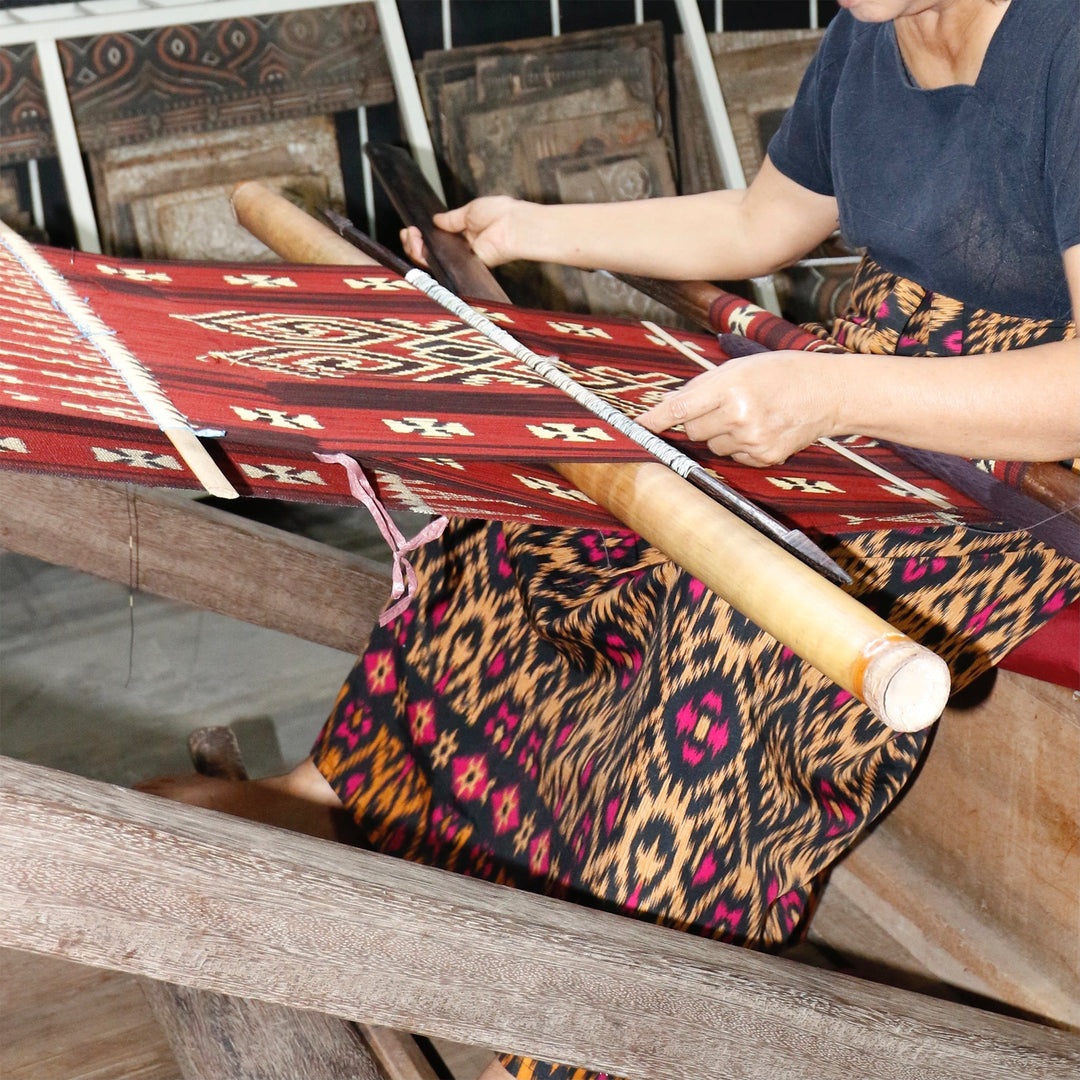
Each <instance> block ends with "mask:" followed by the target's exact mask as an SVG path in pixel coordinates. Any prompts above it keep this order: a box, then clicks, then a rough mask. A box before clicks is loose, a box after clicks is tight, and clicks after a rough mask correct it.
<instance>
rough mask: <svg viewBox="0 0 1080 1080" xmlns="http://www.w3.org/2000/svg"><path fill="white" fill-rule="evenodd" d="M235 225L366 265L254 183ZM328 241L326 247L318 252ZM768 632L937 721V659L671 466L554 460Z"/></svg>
mask: <svg viewBox="0 0 1080 1080" xmlns="http://www.w3.org/2000/svg"><path fill="white" fill-rule="evenodd" d="M233 206H234V208H235V210H236V214H237V218H238V220H239V221H240V223H241V224H242V225H244V227H245V228H247V229H249V230H250V231H251V232H252V233H253V234H254V235H255V236H257V237H258V238H259V239H260V240H262V242H263V243H264V244H266V245H267V246H268V247H269V248H270V249H271V250H274V251H278V252H279V253H280V254H282V255H283V256H285V257H287V258H292V257H293V255H292V254H291V253H293V252H298V251H303V252H305V253H306V254H305V261H308V262H318V263H323V264H341V265H360V264H368V265H370V263H371V261H372V260H371V259H370V258H369V257H368V256H366V255H363V254H362V253H361V252H359V251H357V250H356V249H355V248H353V247H352V246H351V245H346V247H347V249H348V250H347V251H346V250H343V249H342V247H341V243H342V241H341V238H340V237H338V236H337V235H336V234H335V233H333V232H332V231H331V230H330V229H329V228H327V227H326V226H324V225H322V224H321V223H320V222H318V221H316V220H315V219H314V218H311V217H310V216H308V215H307V214H305V213H304V212H303V211H300V210H298V209H297V208H296V207H294V206H293V205H292V204H291V203H289V202H288V201H287V200H284V199H282V198H281V197H280V196H277V195H274V194H273V193H271V192H269V191H267V190H266V189H265V188H263V187H262V186H261V185H259V184H256V183H253V182H252V183H246V184H242V185H240V186H239V187H237V189H236V190H235V191H234V193H233ZM323 238H325V239H326V240H327V243H326V244H325V245H324V244H323V243H322V240H323ZM549 464H551V467H552V468H554V469H555V470H556V471H557V472H558V473H560V474H561V475H562V476H564V477H566V478H567V479H568V480H570V482H571V483H573V484H574V485H575V486H576V487H578V488H579V489H580V490H581V491H582V492H584V493H585V494H586V495H587V496H588V497H589V498H590V499H592V500H593V501H594V502H596V503H598V504H599V505H601V506H603V507H605V508H606V509H608V510H609V511H611V513H612V514H614V515H615V516H616V517H617V518H618V519H619V520H620V521H622V522H624V523H625V524H626V525H627V526H629V527H630V528H631V529H633V530H634V531H635V532H638V533H640V534H641V535H642V536H644V537H645V539H647V540H648V541H649V542H650V543H651V544H653V545H654V546H656V547H657V548H659V549H660V550H661V551H663V552H664V554H666V555H668V556H669V557H670V558H671V559H673V560H674V561H675V562H676V563H678V564H679V565H680V566H682V567H683V568H684V569H686V570H687V571H689V572H690V573H691V574H693V575H694V576H695V577H697V578H698V579H699V580H701V581H702V582H703V583H704V584H705V585H707V586H708V587H709V588H710V589H712V590H713V592H715V593H716V594H717V595H718V596H720V597H722V598H723V599H724V600H726V601H727V602H728V603H729V604H731V605H732V607H734V608H736V609H737V610H738V611H740V612H741V613H742V614H743V615H745V616H746V617H747V618H749V619H751V620H752V621H753V622H755V623H756V624H757V625H758V626H760V627H761V628H762V629H763V630H765V631H767V632H768V633H770V634H772V636H773V637H775V638H776V639H777V640H778V641H780V642H782V643H783V644H784V645H787V646H788V648H790V649H791V650H792V651H793V652H795V653H796V654H797V655H798V656H800V657H802V658H803V659H804V660H806V661H807V663H809V664H811V665H813V666H814V667H815V668H817V669H818V670H819V671H821V672H822V673H823V674H824V675H826V676H828V677H829V678H830V679H832V680H833V681H834V682H835V683H837V684H838V685H839V686H841V687H842V688H843V689H845V690H847V691H849V692H850V693H852V694H854V695H855V696H856V697H858V698H859V699H860V700H861V701H864V702H865V703H866V704H867V705H868V706H869V707H870V709H871V710H873V712H874V714H875V715H876V716H877V717H878V718H879V719H881V720H882V722H883V723H885V724H887V725H888V726H889V727H892V728H894V729H895V730H897V731H917V730H919V729H921V728H924V727H927V726H928V725H930V724H932V723H933V722H934V721H935V720H936V719H937V718H938V716H940V715H941V711H942V709H943V708H944V707H945V703H946V701H947V699H948V696H949V689H950V678H949V671H948V667H947V666H946V665H945V663H944V661H943V660H941V659H940V658H939V657H937V656H935V655H934V654H933V653H932V652H930V651H929V650H928V649H925V648H924V647H923V646H921V645H919V644H918V643H917V642H915V641H913V640H912V639H910V638H908V637H906V636H905V635H903V634H901V633H900V632H899V631H897V630H895V629H894V628H893V627H891V626H890V625H889V624H888V623H887V622H885V621H884V620H883V619H881V618H879V617H878V616H877V615H875V614H873V612H871V611H869V610H868V609H867V608H865V607H864V606H863V605H862V604H860V603H859V602H858V600H856V599H855V598H854V597H852V596H849V595H848V594H847V593H845V592H844V591H843V590H841V589H839V588H837V587H836V586H835V585H832V584H830V583H829V582H828V581H826V580H825V579H824V578H823V577H821V576H820V575H819V574H817V573H816V572H814V571H813V570H811V569H809V568H808V567H806V566H805V565H803V564H802V563H801V562H799V560H798V559H796V558H794V557H793V556H791V555H789V554H788V553H787V552H785V551H783V550H782V549H780V548H779V547H777V546H776V545H775V544H773V543H772V542H771V541H769V540H767V539H766V538H765V537H763V536H761V535H760V534H759V533H758V532H757V531H756V530H755V529H753V528H752V527H750V526H749V525H746V524H745V523H744V522H742V521H741V520H740V519H739V518H737V517H736V516H735V515H734V514H732V513H730V512H729V511H727V510H725V509H724V508H723V507H722V506H720V505H718V504H717V503H715V502H713V501H712V500H711V499H710V498H708V496H706V495H703V494H702V493H701V492H699V491H698V490H697V489H696V488H694V487H693V486H692V485H691V484H689V483H688V482H687V481H685V480H683V479H682V478H681V477H679V476H677V475H675V474H674V473H673V472H671V470H670V469H667V468H665V467H664V466H662V465H658V464H655V463H652V462H645V463H596V464H593V463H591V462H589V463H585V462H573V463H567V462H558V463H549Z"/></svg>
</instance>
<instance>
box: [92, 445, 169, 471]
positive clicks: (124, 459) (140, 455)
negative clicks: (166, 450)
mask: <svg viewBox="0 0 1080 1080" xmlns="http://www.w3.org/2000/svg"><path fill="white" fill-rule="evenodd" d="M90 449H91V450H92V451H93V453H94V457H95V458H96V459H97V460H98V461H101V462H104V463H105V464H107V465H130V466H131V467H132V468H133V469H174V470H175V471H177V472H183V469H184V467H183V466H182V465H181V464H180V462H179V461H177V460H176V458H174V457H173V456H172V454H155V453H153V452H152V451H150V450H136V449H133V448H131V447H127V446H118V447H116V448H115V449H114V450H109V449H106V448H105V447H104V446H91V447H90Z"/></svg>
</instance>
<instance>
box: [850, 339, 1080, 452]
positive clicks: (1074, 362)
mask: <svg viewBox="0 0 1080 1080" xmlns="http://www.w3.org/2000/svg"><path fill="white" fill-rule="evenodd" d="M838 359H839V360H840V361H841V366H840V367H839V368H837V369H836V370H835V371H834V372H833V373H832V375H831V377H830V379H829V383H830V385H831V386H832V387H834V392H835V393H836V396H837V413H836V418H835V428H834V430H833V431H832V432H831V434H834V435H838V434H860V435H869V436H871V437H873V438H879V439H887V440H890V441H894V442H900V443H904V444H906V445H908V446H915V447H919V448H922V449H927V450H938V451H941V452H944V453H950V454H959V455H961V456H963V457H971V458H984V457H988V458H1000V459H1007V460H1016V461H1056V460H1063V459H1067V458H1074V457H1077V456H1078V455H1080V404H1078V403H1080V342H1077V341H1076V340H1072V341H1059V342H1054V343H1052V344H1048V345H1038V346H1035V347H1033V348H1030V349H1018V350H1015V351H1012V352H1004V353H993V354H987V355H976V356H959V357H954V358H950V359H941V358H926V359H923V358H916V357H905V356H874V357H866V356H849V357H839V358H838Z"/></svg>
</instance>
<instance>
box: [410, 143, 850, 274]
mask: <svg viewBox="0 0 1080 1080" xmlns="http://www.w3.org/2000/svg"><path fill="white" fill-rule="evenodd" d="M435 222H436V224H437V225H438V226H439V227H440V228H444V229H448V230H449V231H451V232H457V233H461V234H462V235H463V236H464V237H465V239H466V240H468V242H469V243H470V244H471V245H472V247H473V250H474V251H475V252H476V254H477V255H478V256H479V257H480V258H481V259H482V260H483V261H484V262H485V263H487V265H488V266H498V265H499V264H501V263H505V262H510V261H513V260H516V259H529V260H533V261H537V262H554V263H562V264H564V265H567V266H578V267H582V268H584V269H590V270H612V271H615V272H616V273H629V274H638V275H641V276H644V277H659V278H668V279H673V280H683V281H687V280H694V279H699V278H703V279H706V280H717V279H719V280H728V281H731V280H738V279H742V278H747V277H756V276H757V275H759V274H766V273H770V272H771V271H773V270H775V269H777V268H778V267H780V266H784V265H786V264H788V263H790V262H792V261H794V260H795V259H797V258H799V257H800V256H802V255H804V254H805V253H806V252H807V251H809V250H810V249H811V248H812V247H813V246H814V245H815V244H817V243H820V242H821V241H822V240H824V239H825V238H826V237H827V236H828V235H829V234H830V233H831V232H832V231H833V229H834V228H835V227H836V224H837V209H836V200H835V199H833V198H831V197H827V196H823V195H819V194H816V193H815V192H812V191H808V190H807V189H805V188H802V187H800V186H799V185H798V184H796V183H795V182H794V181H792V180H789V179H788V178H787V177H785V176H784V175H783V174H781V173H780V172H779V171H778V170H777V169H776V168H774V167H773V165H772V164H771V162H770V161H769V160H768V159H767V158H766V160H765V162H764V164H763V165H762V167H761V170H760V171H759V173H758V175H757V177H756V178H755V179H754V182H753V184H752V185H751V186H750V187H749V188H748V189H747V190H745V191H710V192H705V193H703V194H700V195H688V196H682V197H678V198H666V199H642V200H637V201H630V202H614V203H589V204H584V203H579V204H567V205H564V204H557V205H540V204H538V203H529V202H522V201H520V200H516V199H510V198H506V197H505V196H489V197H485V198H479V199H474V200H473V201H472V202H470V203H467V204H466V205H465V206H460V207H457V208H455V209H453V210H450V211H448V212H447V213H445V214H439V215H436V218H435ZM409 243H411V244H412V245H413V246H412V247H409V246H408V245H409ZM406 244H407V250H408V251H409V252H410V254H412V255H413V257H414V258H415V257H417V255H418V254H420V249H419V246H418V239H417V238H416V237H413V238H412V239H411V241H410V240H408V239H406Z"/></svg>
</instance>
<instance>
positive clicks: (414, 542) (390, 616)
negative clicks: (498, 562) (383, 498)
mask: <svg viewBox="0 0 1080 1080" xmlns="http://www.w3.org/2000/svg"><path fill="white" fill-rule="evenodd" d="M315 457H317V458H318V459H319V461H324V462H326V463H327V464H328V465H342V466H344V468H345V472H346V473H348V476H349V491H351V492H352V495H353V498H354V499H356V500H357V502H360V503H363V505H364V506H366V507H367V509H368V513H370V514H371V516H372V518H373V519H374V521H375V524H376V525H378V526H379V532H381V533H382V534H383V539H384V540H385V541H386V544H387V546H388V547H389V548H390V552H391V554H392V555H393V559H394V564H393V579H392V586H391V589H390V599H391V600H394V601H396V602H395V603H393V604H391V605H390V606H389V607H388V608H386V609H385V610H384V611H383V613H382V614H381V615H380V616H379V625H380V626H385V625H386V624H387V623H389V622H393V621H394V619H396V618H397V617H398V616H399V615H400V614H401V613H402V612H403V611H404V610H405V609H406V608H407V607H408V606H409V603H410V602H411V600H412V598H413V595H414V594H415V592H416V571H415V570H413V568H412V564H411V563H410V562H409V560H408V559H406V558H405V556H406V554H407V553H408V552H410V551H415V550H416V549H417V548H418V547H420V545H421V544H426V543H427V542H428V541H429V540H434V539H435V538H436V537H439V536H441V535H442V531H443V529H445V528H446V518H444V517H440V518H436V519H435V520H434V521H431V522H429V523H428V524H427V525H425V526H424V527H423V528H422V529H421V530H420V531H419V532H418V533H417V534H416V535H415V536H414V537H413V538H412V539H411V540H406V539H405V537H404V536H403V535H402V533H401V530H400V529H399V528H398V527H397V526H396V525H395V524H394V519H393V518H392V517H391V516H390V514H389V512H388V511H387V509H386V507H385V506H383V504H382V503H381V502H379V497H378V496H377V495H376V494H375V491H374V489H373V488H372V486H371V484H370V483H369V482H368V478H367V477H366V476H365V475H364V470H363V469H361V468H360V466H359V465H358V464H357V463H356V461H355V459H353V458H351V457H349V455H348V454H316V455H315Z"/></svg>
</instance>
